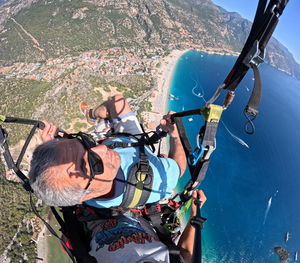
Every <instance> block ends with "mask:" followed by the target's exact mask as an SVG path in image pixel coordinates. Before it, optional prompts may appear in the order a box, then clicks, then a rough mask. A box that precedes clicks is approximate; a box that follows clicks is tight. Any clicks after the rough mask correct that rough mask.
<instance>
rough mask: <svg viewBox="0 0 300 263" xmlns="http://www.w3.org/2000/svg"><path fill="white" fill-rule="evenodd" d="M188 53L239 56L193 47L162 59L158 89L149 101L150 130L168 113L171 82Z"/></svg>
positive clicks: (158, 75)
mask: <svg viewBox="0 0 300 263" xmlns="http://www.w3.org/2000/svg"><path fill="white" fill-rule="evenodd" d="M188 51H197V52H204V53H207V54H210V55H222V56H238V55H239V53H238V52H233V51H228V50H222V49H213V48H200V47H199V48H197V47H191V48H187V49H184V50H179V49H174V50H172V51H171V52H170V54H169V55H167V56H166V57H162V58H161V59H160V61H159V63H160V64H161V65H160V68H159V69H158V71H157V73H156V75H157V83H156V87H155V88H154V90H153V92H152V94H151V96H150V99H149V101H150V102H151V104H152V110H151V111H149V112H147V113H146V114H145V117H146V122H147V124H148V128H149V129H152V130H153V129H155V128H156V126H157V125H158V124H159V121H160V119H161V118H162V116H163V115H164V114H166V113H167V112H168V95H169V93H170V89H171V82H172V79H173V76H174V73H175V69H176V65H177V62H178V60H179V59H180V58H181V56H182V55H183V54H184V53H186V52H188Z"/></svg>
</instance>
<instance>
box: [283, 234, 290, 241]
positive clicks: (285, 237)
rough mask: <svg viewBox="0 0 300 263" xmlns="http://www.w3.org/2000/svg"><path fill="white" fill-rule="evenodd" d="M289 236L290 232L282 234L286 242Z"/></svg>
mask: <svg viewBox="0 0 300 263" xmlns="http://www.w3.org/2000/svg"><path fill="white" fill-rule="evenodd" d="M290 237H291V233H290V232H286V233H285V235H284V240H285V242H288V240H289V239H290Z"/></svg>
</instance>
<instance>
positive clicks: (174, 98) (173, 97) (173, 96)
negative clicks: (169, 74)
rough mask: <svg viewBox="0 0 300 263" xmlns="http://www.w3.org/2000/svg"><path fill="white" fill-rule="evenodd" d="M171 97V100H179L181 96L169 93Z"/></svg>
mask: <svg viewBox="0 0 300 263" xmlns="http://www.w3.org/2000/svg"><path fill="white" fill-rule="evenodd" d="M169 99H170V100H179V97H176V96H175V95H173V94H171V93H170V94H169Z"/></svg>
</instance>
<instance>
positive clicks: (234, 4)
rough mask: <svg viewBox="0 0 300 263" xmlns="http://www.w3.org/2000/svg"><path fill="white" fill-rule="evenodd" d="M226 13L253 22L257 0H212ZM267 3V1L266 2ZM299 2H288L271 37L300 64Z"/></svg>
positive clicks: (293, 0)
mask: <svg viewBox="0 0 300 263" xmlns="http://www.w3.org/2000/svg"><path fill="white" fill-rule="evenodd" d="M212 1H213V2H214V3H215V4H217V5H219V6H221V7H223V8H224V9H226V10H227V11H231V12H237V13H239V14H240V15H241V16H242V17H244V18H247V19H248V20H250V21H253V19H254V16H255V12H256V8H257V4H258V0H246V1H243V0H212ZM268 2H269V1H268ZM299 25H300V0H289V2H288V4H287V6H286V8H285V9H284V11H283V14H282V15H281V17H280V18H279V23H278V25H277V27H276V29H275V32H274V34H273V36H274V37H275V38H276V39H277V40H279V41H280V42H281V43H282V44H283V45H284V46H285V47H287V48H288V50H289V51H290V52H291V53H292V54H293V56H294V58H295V60H296V61H297V62H298V63H299V64H300V26H299Z"/></svg>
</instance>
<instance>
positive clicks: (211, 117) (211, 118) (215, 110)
mask: <svg viewBox="0 0 300 263" xmlns="http://www.w3.org/2000/svg"><path fill="white" fill-rule="evenodd" d="M208 109H209V111H208V116H206V120H207V121H208V122H219V121H220V118H221V115H222V112H223V107H222V106H220V105H214V104H209V106H208Z"/></svg>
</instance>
